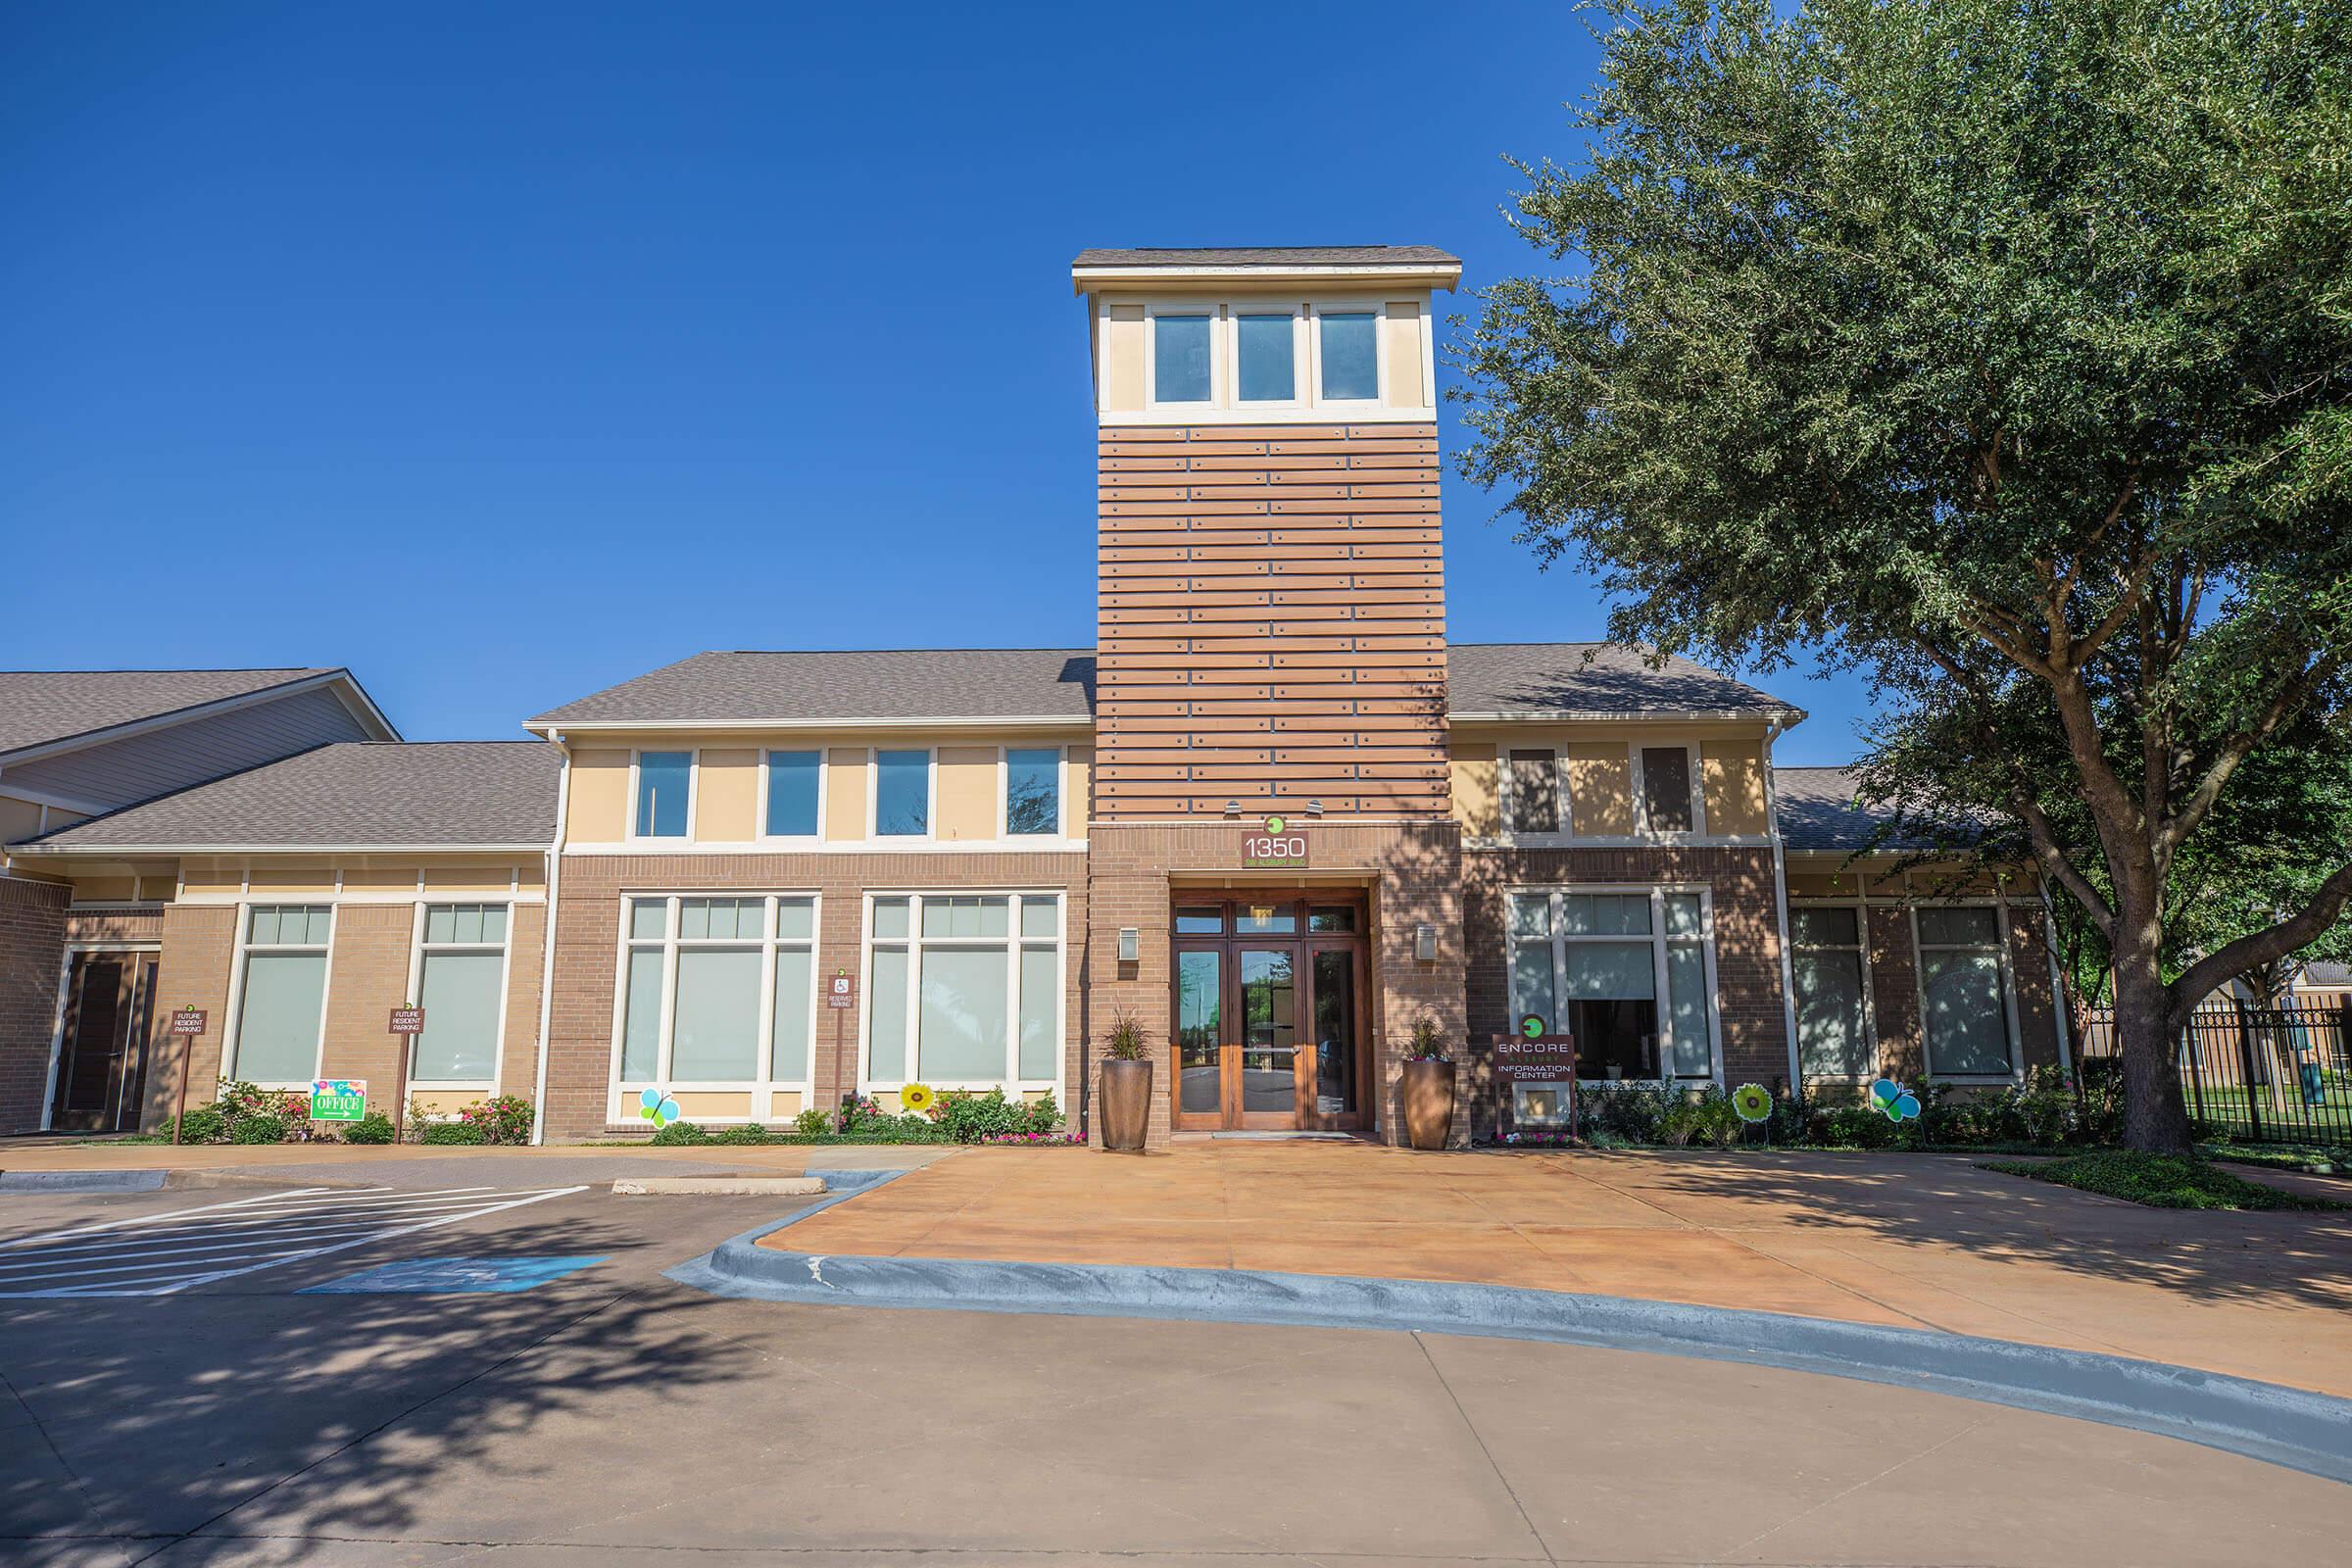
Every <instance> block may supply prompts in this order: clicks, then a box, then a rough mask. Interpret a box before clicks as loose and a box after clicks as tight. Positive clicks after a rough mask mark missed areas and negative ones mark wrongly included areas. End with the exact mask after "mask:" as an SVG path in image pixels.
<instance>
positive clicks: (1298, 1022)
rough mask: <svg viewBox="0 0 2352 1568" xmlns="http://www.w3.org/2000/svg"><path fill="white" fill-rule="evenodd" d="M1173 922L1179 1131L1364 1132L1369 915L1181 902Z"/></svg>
mask: <svg viewBox="0 0 2352 1568" xmlns="http://www.w3.org/2000/svg"><path fill="white" fill-rule="evenodd" d="M1175 922H1176V942H1175V970H1176V972H1175V976H1174V989H1175V996H1174V999H1173V1001H1174V1009H1173V1010H1174V1015H1175V1019H1176V1080H1177V1088H1176V1106H1175V1125H1176V1126H1177V1127H1178V1128H1180V1129H1188V1130H1203V1131H1205V1130H1218V1129H1250V1130H1256V1131H1266V1132H1277V1131H1292V1130H1298V1129H1316V1130H1326V1129H1328V1130H1342V1129H1349V1128H1356V1127H1361V1126H1363V1125H1365V1123H1366V1117H1365V1114H1364V1108H1363V1103H1362V1095H1361V1092H1360V1088H1359V1086H1360V1085H1361V1084H1362V1082H1363V1080H1364V1073H1365V1067H1364V1061H1363V1056H1364V1051H1365V1041H1364V1038H1363V1032H1362V1029H1361V1027H1360V1019H1361V1018H1362V1016H1363V997H1362V987H1363V984H1364V934H1363V927H1364V909H1363V906H1362V904H1361V903H1360V902H1351V901H1350V900H1349V899H1348V897H1347V896H1346V895H1342V896H1340V897H1337V898H1332V897H1313V898H1306V897H1300V896H1298V895H1283V896H1280V897H1277V898H1271V899H1238V900H1237V899H1232V898H1227V897H1224V896H1221V895H1220V896H1217V897H1215V898H1213V899H1211V898H1206V897H1204V898H1201V899H1192V898H1180V899H1179V900H1178V901H1177V905H1176V911H1175Z"/></svg>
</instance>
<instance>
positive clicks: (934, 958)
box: [861, 892, 1064, 1093]
mask: <svg viewBox="0 0 2352 1568" xmlns="http://www.w3.org/2000/svg"><path fill="white" fill-rule="evenodd" d="M1062 915H1063V899H1062V896H1061V895H1060V894H1059V893H1045V892H1038V893H966V892H956V893H896V894H873V895H869V896H868V897H867V900H866V933H867V935H866V1007H865V1020H864V1023H865V1042H864V1046H865V1070H864V1072H863V1073H862V1074H861V1077H862V1080H863V1082H864V1085H865V1087H866V1088H868V1089H869V1090H884V1091H887V1090H892V1089H896V1088H899V1087H900V1086H902V1085H904V1084H907V1083H911V1082H920V1083H925V1084H929V1085H931V1086H932V1087H933V1088H935V1089H1000V1088H1001V1089H1004V1090H1005V1091H1006V1092H1007V1093H1017V1092H1023V1091H1030V1090H1057V1089H1058V1088H1059V1086H1060V1076H1061V1054H1062V1053H1061V1044H1062V1003H1063V996H1062V990H1063V985H1062V977H1063V973H1064V969H1063V965H1062V943H1063V928H1062Z"/></svg>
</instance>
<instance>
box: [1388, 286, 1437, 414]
mask: <svg viewBox="0 0 2352 1568" xmlns="http://www.w3.org/2000/svg"><path fill="white" fill-rule="evenodd" d="M1380 329H1381V331H1382V333H1384V334H1385V335H1386V336H1387V338H1388V350H1389V396H1388V404H1389V407H1390V408H1392V409H1425V408H1427V407H1429V402H1428V400H1427V399H1426V398H1424V397H1423V396H1422V395H1421V306H1420V303H1419V302H1418V301H1415V300H1391V301H1389V302H1388V315H1387V317H1386V318H1385V319H1383V320H1382V322H1381V326H1380Z"/></svg>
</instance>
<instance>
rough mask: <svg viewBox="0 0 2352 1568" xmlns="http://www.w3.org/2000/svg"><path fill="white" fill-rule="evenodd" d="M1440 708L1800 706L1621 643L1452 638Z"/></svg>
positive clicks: (1764, 710) (1760, 711)
mask: <svg viewBox="0 0 2352 1568" xmlns="http://www.w3.org/2000/svg"><path fill="white" fill-rule="evenodd" d="M1446 711H1447V712H1448V713H1451V714H1453V715H1454V716H1456V717H1461V716H1464V715H1468V714H1474V713H1501V714H1504V715H1506V716H1514V715H1533V714H1538V713H1578V714H1585V713H1593V714H1599V713H1608V714H1616V713H1627V714H1650V713H1658V714H1667V713H1692V712H1753V713H1755V714H1757V715H1758V716H1759V717H1761V716H1764V715H1768V714H1773V713H1784V714H1798V713H1800V712H1801V711H1800V710H1798V709H1795V708H1791V707H1790V706H1789V704H1787V703H1784V702H1782V701H1781V700H1780V699H1779V698H1777V697H1774V696H1772V695H1770V694H1769V693H1766V692H1760V691H1758V690H1757V689H1756V688H1755V687H1753V686H1750V685H1748V684H1746V683H1745V682H1744V681H1738V680H1734V679H1733V678H1732V677H1731V676H1729V675H1724V674H1719V673H1718V672H1716V671H1715V670H1712V669H1709V668H1707V667H1706V666H1705V665H1704V664H1697V663H1693V662H1691V661H1690V660H1688V659H1683V658H1680V657H1677V656H1672V655H1670V656H1668V657H1667V659H1666V660H1665V662H1663V663H1661V664H1659V665H1658V666H1656V667H1655V668H1652V667H1651V665H1650V664H1649V662H1648V659H1647V656H1646V655H1644V654H1642V652H1641V651H1639V650H1636V649H1632V648H1627V647H1625V646H1624V645H1623V644H1621V643H1454V644H1451V645H1449V646H1448V647H1447V648H1446Z"/></svg>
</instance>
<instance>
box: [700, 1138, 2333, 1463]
mask: <svg viewBox="0 0 2352 1568" xmlns="http://www.w3.org/2000/svg"><path fill="white" fill-rule="evenodd" d="M828 1174H832V1173H828ZM840 1174H841V1175H844V1176H847V1175H850V1174H852V1173H849V1172H842V1173H840ZM859 1174H862V1173H859ZM875 1174H877V1175H878V1176H879V1177H880V1178H881V1180H882V1181H888V1180H890V1179H891V1178H892V1177H893V1176H896V1175H898V1174H900V1173H899V1172H895V1171H892V1172H878V1173H875ZM879 1184H880V1183H879V1182H863V1183H858V1184H857V1185H855V1186H854V1187H850V1188H849V1190H846V1191H841V1192H836V1193H834V1194H832V1195H831V1196H830V1197H828V1198H826V1199H825V1200H824V1201H821V1202H817V1203H812V1204H810V1205H809V1206H808V1207H807V1208H804V1209H801V1210H798V1211H797V1212H795V1213H793V1214H792V1215H791V1216H789V1217H788V1218H786V1219H784V1220H782V1221H780V1222H776V1223H771V1224H768V1225H765V1226H762V1227H761V1228H760V1229H759V1230H755V1231H747V1232H746V1233H744V1234H743V1235H741V1236H738V1237H735V1238H733V1239H732V1240H730V1241H726V1242H722V1243H721V1244H719V1246H718V1247H717V1248H716V1249H715V1250H712V1251H710V1252H707V1253H705V1254H704V1255H702V1256H701V1257H697V1258H693V1259H691V1260H689V1261H687V1262H685V1263H681V1264H679V1265H678V1266H677V1267H675V1268H673V1269H670V1270H668V1271H667V1274H668V1277H669V1278H670V1279H673V1280H676V1281H677V1282H679V1283H680V1284H684V1285H691V1286H694V1287H696V1288H697V1289H700V1290H704V1291H708V1292H710V1293H711V1294H712V1295H716V1296H723V1297H731V1298H735V1299H749V1300H767V1301H791V1302H799V1303H805V1304H811V1305H836V1306H876V1307H892V1308H917V1309H933V1310H954V1311H962V1312H1037V1313H1048V1314H1054V1315H1060V1316H1078V1317H1141V1318H1158V1319H1166V1320H1173V1321H1187V1322H1220V1323H1258V1324H1271V1325H1277V1326H1293V1327H1313V1328H1350V1329H1391V1330H1403V1331H1408V1332H1420V1331H1426V1332H1431V1333H1440V1334H1459V1335H1469V1336H1478V1337H1484V1338H1491V1339H1516V1340H1536V1341H1544V1342H1547V1343H1551V1344H1558V1345H1581V1346H1589V1347H1593V1348H1602V1349H1615V1350H1635V1351H1642V1352H1646V1353H1650V1354H1660V1355H1679V1356H1687V1357H1692V1358H1696V1359H1701V1360H1713V1361H1736V1362H1741V1363H1744V1364H1748V1365H1753V1366H1771V1367H1782V1368H1786V1369H1788V1370H1791V1371H1797V1372H1812V1373H1818V1374H1824V1375H1827V1376H1831V1377H1842V1378H1852V1379H1855V1380H1858V1381H1861V1382H1866V1383H1882V1384H1887V1385H1890V1386H1893V1387H1896V1388H1907V1389H1917V1390H1921V1391H1924V1392H1927V1393H1933V1394H1948V1395H1954V1396H1957V1397H1962V1398H1969V1399H1977V1400H1982V1401H1984V1402H1986V1403H1991V1404H2001V1405H2008V1406H2011V1407H2013V1408H2016V1409H2021V1410H2034V1411H2039V1412H2042V1413H2044V1414H2049V1415H2062V1416H2071V1417H2074V1418H2076V1419H2079V1420H2085V1421H2097V1422H2101V1423H2103V1424H2105V1425H2108V1426H2116V1427H2126V1428H2130V1429H2131V1430H2134V1431H2139V1432H2148V1433H2153V1434H2156V1435H2157V1436H2160V1437H2168V1438H2177V1439H2180V1440H2181V1441H2184V1442H2188V1443H2195V1444H2199V1445H2202V1446H2206V1447H2210V1448H2218V1449H2221V1450H2223V1451H2224V1452H2228V1453H2236V1454H2242V1455H2244V1456H2246V1457H2248V1458H2252V1459H2260V1460H2263V1461H2265V1462H2267V1463H2271V1464H2277V1465H2281V1466H2284V1467H2286V1468H2287V1469H2291V1470H2300V1471H2303V1472H2305V1473H2307V1474H2310V1475H2316V1476H2322V1477H2325V1478H2327V1479H2328V1480H2331V1481H2342V1482H2352V1399H2342V1398H2336V1397H2331V1396H2328V1395H2324V1394H2314V1393H2311V1392H2309V1391H2307V1390H2302V1389H2290V1388H2285V1387H2283V1386H2280V1385H2278V1384H2272V1383H2257V1382H2255V1381H2253V1380H2251V1379H2247V1378H2235V1377H2227V1376H2224V1375H2222V1374H2220V1373H2215V1372H2202V1371H2198V1370H2196V1369H2195V1368H2193V1367H2182V1366H2174V1365H2171V1364H2169V1363H2166V1362H2162V1361H2139V1360H2133V1359H2131V1358H2130V1357H2126V1356H2115V1355H2098V1354H2092V1353H2089V1352H2085V1351H2081V1350H2061V1349H2055V1348H2049V1347H2046V1346H2038V1345H2021V1344H2017V1343H2015V1342H2012V1341H2007V1340H1988V1339H1978V1338H1976V1337H1974V1336H1970V1335H1963V1334H1945V1333H1939V1332H1936V1331H1934V1330H1927V1329H1895V1328H1880V1327H1877V1326H1874V1325H1870V1324H1862V1323H1842V1322H1838V1321H1837V1320H1835V1319H1828V1318H1810V1317H1793V1316H1787V1315H1783V1314H1781V1313H1777V1312H1753V1311H1743V1310H1739V1309H1735V1308H1730V1307H1712V1306H1690V1305H1685V1304H1682V1303H1680V1302H1673V1301H1646V1300H1637V1299H1628V1298H1624V1297H1613V1296H1577V1295H1570V1294H1567V1293H1565V1292H1557V1291H1539V1290H1531V1289H1527V1288H1524V1287H1519V1286H1509V1285H1465V1284H1453V1283H1446V1282H1442V1281H1425V1280H1387V1279H1365V1278H1357V1277H1348V1276H1333V1275H1316V1274H1277V1273H1268V1272H1260V1271H1256V1270H1249V1269H1191V1268H1142V1267H1131V1266H1120V1265H1109V1264H1067V1263H1011V1262H993V1261H971V1260H963V1259H953V1258H906V1257H843V1256H833V1255H829V1254H819V1253H809V1252H788V1251H782V1250H777V1249H775V1248H768V1247H761V1246H759V1245H758V1243H759V1240H760V1237H763V1236H768V1235H772V1234H774V1233H775V1232H776V1231H778V1230H781V1229H783V1228H784V1227H785V1226H787V1225H791V1224H793V1223H795V1222H796V1221H798V1220H802V1219H806V1218H808V1217H809V1215H810V1214H814V1213H818V1212H821V1211H822V1210H824V1209H827V1208H830V1207H832V1206H833V1204H835V1203H838V1202H842V1201H846V1200H848V1199H850V1198H853V1197H856V1196H857V1194H858V1193H859V1192H862V1191H866V1190H868V1189H870V1188H871V1187H873V1186H877V1185H879Z"/></svg>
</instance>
